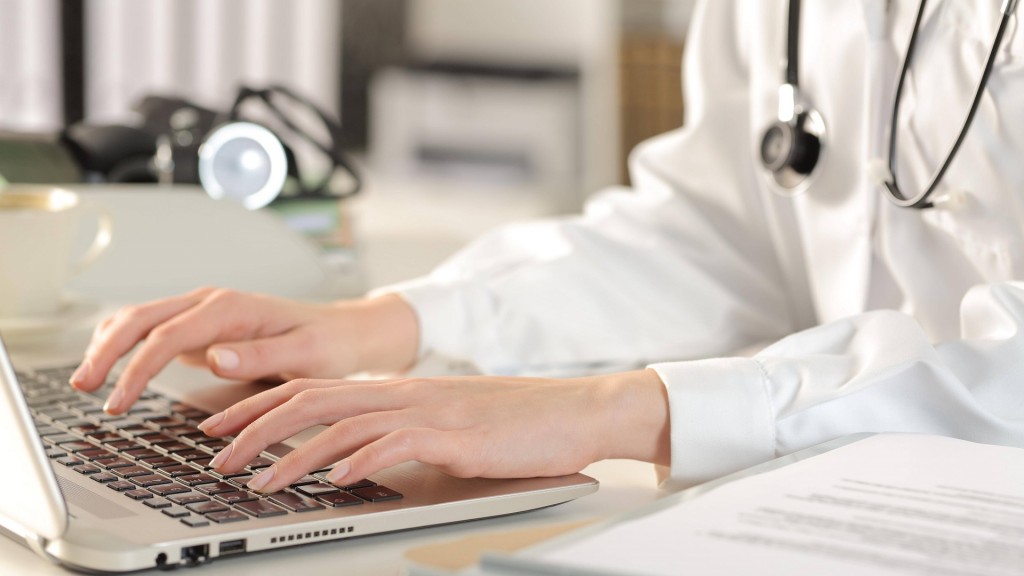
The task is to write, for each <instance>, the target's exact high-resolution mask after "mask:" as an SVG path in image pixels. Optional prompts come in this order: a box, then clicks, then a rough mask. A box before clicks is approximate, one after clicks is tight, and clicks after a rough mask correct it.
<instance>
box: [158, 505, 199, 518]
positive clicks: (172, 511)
mask: <svg viewBox="0 0 1024 576" xmlns="http://www.w3.org/2000/svg"><path fill="white" fill-rule="evenodd" d="M161 512H163V513H164V514H167V515H168V516H170V517H171V518H184V517H185V516H191V515H192V513H191V512H189V511H188V510H186V509H184V508H182V507H181V506H171V507H170V508H164V509H163V510H161Z"/></svg>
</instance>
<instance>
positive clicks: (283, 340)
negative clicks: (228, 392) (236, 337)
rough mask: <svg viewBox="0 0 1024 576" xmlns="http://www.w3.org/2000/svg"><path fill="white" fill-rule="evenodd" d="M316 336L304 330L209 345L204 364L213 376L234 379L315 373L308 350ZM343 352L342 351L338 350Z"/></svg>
mask: <svg viewBox="0 0 1024 576" xmlns="http://www.w3.org/2000/svg"><path fill="white" fill-rule="evenodd" d="M316 345H317V336H316V334H315V333H314V331H313V330H310V329H309V328H306V327H300V328H296V329H294V330H291V331H289V332H285V333H284V334H279V335H275V336H271V337H268V338H260V339H256V340H248V341H244V342H230V343H223V344H217V345H215V346H211V347H210V348H209V350H207V354H206V363H207V364H208V365H209V366H210V368H211V369H212V370H213V372H214V373H215V374H217V375H218V376H221V377H223V378H232V379H236V380H256V379H259V378H265V377H267V376H277V375H280V374H286V373H292V374H303V373H318V372H320V371H319V370H318V367H317V366H316V365H315V363H314V361H313V359H312V356H313V354H312V353H311V351H312V350H313V348H314V346H316ZM339 352H340V353H345V351H339Z"/></svg>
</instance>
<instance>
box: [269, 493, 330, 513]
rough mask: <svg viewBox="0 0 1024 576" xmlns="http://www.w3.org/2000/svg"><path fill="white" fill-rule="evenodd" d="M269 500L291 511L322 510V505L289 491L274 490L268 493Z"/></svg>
mask: <svg viewBox="0 0 1024 576" xmlns="http://www.w3.org/2000/svg"><path fill="white" fill-rule="evenodd" d="M270 500H271V501H272V502H274V503H276V504H280V505H281V506H284V507H285V508H287V509H289V510H291V511H292V512H312V511H313V510H323V509H324V507H323V506H322V505H320V504H317V503H316V502H313V501H311V500H307V499H305V498H303V497H302V496H299V495H298V494H291V493H289V492H275V493H273V494H271V495H270Z"/></svg>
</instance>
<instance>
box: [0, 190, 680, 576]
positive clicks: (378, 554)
mask: <svg viewBox="0 0 1024 576" xmlns="http://www.w3.org/2000/svg"><path fill="white" fill-rule="evenodd" d="M412 200H414V199H411V198H409V197H405V198H402V199H401V201H400V202H399V201H393V199H392V198H388V197H380V198H379V199H378V200H376V201H375V200H373V199H371V198H368V200H367V202H368V203H373V202H377V206H378V208H377V209H373V208H372V206H371V208H370V211H371V212H372V213H373V215H372V216H369V217H373V218H375V220H374V221H373V223H372V225H370V226H367V233H366V236H365V237H364V238H363V241H364V242H365V243H366V246H367V252H369V253H370V254H371V255H372V254H373V253H374V251H375V249H377V248H378V247H377V246H375V245H374V243H373V242H374V236H375V234H374V231H377V232H378V233H381V232H385V233H383V234H380V235H381V236H388V241H389V243H388V245H387V246H386V247H382V248H380V250H379V251H378V252H377V254H381V253H382V252H385V251H386V252H388V253H389V254H392V255H400V254H401V253H402V251H403V250H407V251H408V253H409V254H415V255H416V257H415V259H416V261H417V264H418V265H419V266H421V267H422V266H424V265H425V262H424V260H423V256H424V253H423V251H422V247H423V243H422V240H423V239H422V238H415V237H411V238H408V239H407V240H408V241H407V242H399V243H396V241H395V239H396V236H395V235H391V236H389V235H388V234H387V233H386V231H392V232H395V231H399V230H408V228H406V227H404V226H403V225H402V223H401V222H396V221H393V218H394V217H395V216H401V215H402V214H407V215H410V216H411V217H415V216H414V215H416V214H420V215H421V216H422V213H421V212H419V211H418V210H416V208H415V206H412V205H411V204H410V201H412ZM437 200H438V199H437V197H436V196H434V197H430V198H424V201H429V202H430V203H431V205H432V210H436V211H438V213H439V214H440V213H441V212H443V208H442V207H439V206H438V205H437ZM381 207H383V208H384V209H380V208H381ZM524 211H527V212H528V210H524ZM514 212H515V211H513V213H512V214H508V215H509V216H511V217H516V216H521V215H523V214H515V213H514ZM388 217H391V218H392V220H388ZM449 217H451V214H449ZM434 222H435V223H436V220H434ZM445 241H447V242H448V243H449V244H450V243H451V238H448V239H447V240H445ZM443 251H444V250H442V249H440V248H439V249H438V250H435V252H436V255H435V257H441V256H443V255H444V254H442V252H443ZM383 260H384V259H378V260H376V264H375V267H374V268H371V270H370V276H371V284H376V283H379V281H380V280H382V279H387V280H392V279H397V277H398V276H397V273H396V271H395V270H394V269H393V268H387V267H384V265H383ZM406 261H407V260H406ZM396 264H398V263H396ZM417 271H418V270H417ZM374 279H376V280H378V282H374V281H373V280H374ZM87 324H88V322H85V323H83V324H82V325H80V326H79V327H78V329H77V330H75V331H73V332H71V333H68V334H66V335H65V336H64V337H63V338H62V339H61V340H60V341H59V343H57V344H55V345H44V346H33V347H29V348H25V347H22V349H21V350H20V351H18V350H16V351H15V352H16V354H18V355H19V356H20V357H22V358H27V359H29V360H31V359H32V358H33V357H34V356H36V355H39V354H45V355H47V356H52V354H53V352H54V349H56V350H58V351H59V355H60V356H62V357H64V358H66V359H67V360H68V361H69V362H73V361H75V360H76V359H77V358H78V355H79V354H80V353H81V350H82V349H83V348H84V346H85V343H86V341H87V339H88V329H87V328H88V327H87ZM174 370H181V369H180V368H174V369H172V372H173V371H174ZM172 376H173V374H172ZM168 379H171V378H170V377H169V378H168ZM193 382H200V380H193ZM165 383H166V381H165ZM194 385H202V384H194ZM211 408H212V407H211ZM8 472H9V471H8ZM584 472H585V473H587V474H589V475H591V476H593V477H595V478H597V479H598V480H599V481H600V482H601V489H600V490H599V491H598V492H597V493H596V494H592V495H590V496H587V497H585V498H582V499H580V500H576V501H573V502H569V503H566V504H563V505H560V506H556V507H553V508H548V509H543V510H537V511H533V512H528V513H524V514H519V515H515V516H510V517H504V518H495V519H488V520H481V521H476V522H470V523H465V524H458V525H451V526H440V527H434V528H424V529H418V530H412V531H407V532H401V533H396V534H387V535H378V536H368V537H365V538H359V539H353V540H345V541H340V542H337V543H330V542H328V543H322V544H312V545H306V546H299V547H296V548H293V549H290V550H278V551H272V552H268V553H260V554H253V555H249V556H244V557H237V558H230V559H225V560H218V561H216V562H214V563H212V564H209V565H207V566H204V567H203V568H201V572H197V574H209V575H211V576H213V575H236V574H237V575H241V574H245V575H261V574H267V575H275V576H276V575H278V574H281V573H284V572H286V571H287V570H290V569H294V568H296V567H299V566H301V568H302V569H304V570H311V571H313V573H321V574H339V573H344V574H355V575H363V574H365V575H393V574H401V573H402V572H403V571H404V565H405V563H404V553H405V551H406V550H409V549H410V548H414V547H418V546H422V545H425V544H429V543H433V542H443V541H448V540H452V539H457V538H460V537H462V536H466V535H469V534H474V533H480V532H483V531H492V532H503V531H507V530H515V529H519V528H527V527H531V526H539V525H551V524H560V523H563V522H571V521H577V520H584V519H596V518H601V517H605V516H608V515H611V514H615V513H619V512H623V511H625V510H628V509H631V508H633V507H636V506H639V505H641V504H644V503H647V502H650V501H651V500H653V499H655V498H657V497H658V496H659V495H660V493H659V492H658V490H657V488H656V483H655V476H654V470H653V467H652V466H650V465H648V464H642V463H639V462H628V461H608V462H600V463H597V464H595V465H593V466H590V467H589V468H587V469H586V470H585V471H584ZM152 573H154V574H157V573H160V574H162V573H163V572H158V571H155V570H154V571H153V572H152ZM0 574H33V575H36V574H39V575H49V574H67V571H65V570H64V569H62V568H60V567H57V566H53V565H51V564H48V563H47V562H46V561H44V560H42V559H40V558H39V557H37V556H35V555H34V554H33V553H31V552H30V551H29V550H28V549H27V548H24V547H22V546H20V545H19V544H17V543H15V542H13V541H10V540H7V539H5V538H0Z"/></svg>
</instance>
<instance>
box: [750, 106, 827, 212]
mask: <svg viewBox="0 0 1024 576" xmlns="http://www.w3.org/2000/svg"><path fill="white" fill-rule="evenodd" d="M788 116H789V118H788V119H785V120H783V119H779V120H777V121H776V122H773V123H772V124H771V125H769V126H768V128H767V129H766V130H765V131H764V135H763V136H762V137H761V146H760V151H759V152H760V156H761V164H762V165H763V166H764V168H765V170H766V171H767V173H768V175H769V176H770V177H771V180H772V181H773V183H774V184H775V185H776V191H777V192H779V193H781V194H786V195H791V194H796V193H798V192H800V191H802V190H804V189H805V188H806V184H807V183H808V181H809V179H810V177H811V175H812V174H813V173H814V169H815V167H816V166H817V165H818V163H819V161H820V159H821V156H822V153H823V151H824V143H825V121H824V120H823V119H822V117H821V114H819V113H818V111H817V110H815V109H813V108H806V109H802V108H799V107H794V109H793V111H792V113H791V114H789V115H788Z"/></svg>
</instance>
